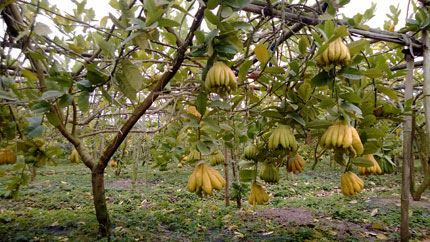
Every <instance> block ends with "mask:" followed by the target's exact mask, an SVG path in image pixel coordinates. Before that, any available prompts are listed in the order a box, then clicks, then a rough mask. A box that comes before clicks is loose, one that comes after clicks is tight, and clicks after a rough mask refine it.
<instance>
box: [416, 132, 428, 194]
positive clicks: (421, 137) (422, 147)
mask: <svg viewBox="0 0 430 242" xmlns="http://www.w3.org/2000/svg"><path fill="white" fill-rule="evenodd" d="M415 130H416V134H417V136H416V137H417V139H416V141H417V142H416V143H417V147H418V150H419V156H420V162H421V167H422V169H423V175H424V180H423V182H422V183H421V184H420V185H419V186H418V188H417V190H416V191H415V193H414V194H413V199H414V200H415V201H419V200H421V195H422V194H423V192H424V191H425V190H426V189H427V188H428V187H429V186H430V167H429V165H430V148H429V146H428V144H429V142H428V141H427V136H426V133H425V131H424V130H422V129H420V128H419V127H418V125H415Z"/></svg>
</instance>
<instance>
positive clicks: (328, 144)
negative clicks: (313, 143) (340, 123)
mask: <svg viewBox="0 0 430 242" xmlns="http://www.w3.org/2000/svg"><path fill="white" fill-rule="evenodd" d="M334 129H335V125H331V126H330V127H328V129H327V131H326V134H327V136H326V137H325V140H324V141H323V142H324V144H325V146H326V147H327V148H329V147H331V136H332V135H333V131H334Z"/></svg>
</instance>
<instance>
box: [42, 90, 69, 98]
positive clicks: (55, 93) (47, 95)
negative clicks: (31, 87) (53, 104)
mask: <svg viewBox="0 0 430 242" xmlns="http://www.w3.org/2000/svg"><path fill="white" fill-rule="evenodd" d="M63 94H64V93H63V92H60V91H55V90H52V91H46V92H44V93H43V94H42V99H44V100H48V99H52V98H57V97H60V96H62V95H63Z"/></svg>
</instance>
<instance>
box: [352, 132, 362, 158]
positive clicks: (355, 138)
mask: <svg viewBox="0 0 430 242" xmlns="http://www.w3.org/2000/svg"><path fill="white" fill-rule="evenodd" d="M351 132H352V147H354V149H355V151H356V152H357V154H358V155H361V154H363V151H364V147H363V144H362V143H361V139H360V136H359V135H358V132H357V130H356V129H355V128H354V127H351Z"/></svg>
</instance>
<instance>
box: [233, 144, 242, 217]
mask: <svg viewBox="0 0 430 242" xmlns="http://www.w3.org/2000/svg"><path fill="white" fill-rule="evenodd" d="M230 151H231V160H234V161H235V160H236V157H235V155H234V150H233V149H230ZM231 166H232V168H233V179H234V182H235V183H237V184H239V178H238V175H237V172H236V168H237V167H236V162H233V163H231ZM236 204H237V208H239V209H240V208H242V201H241V197H240V196H238V197H237V198H236Z"/></svg>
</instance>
